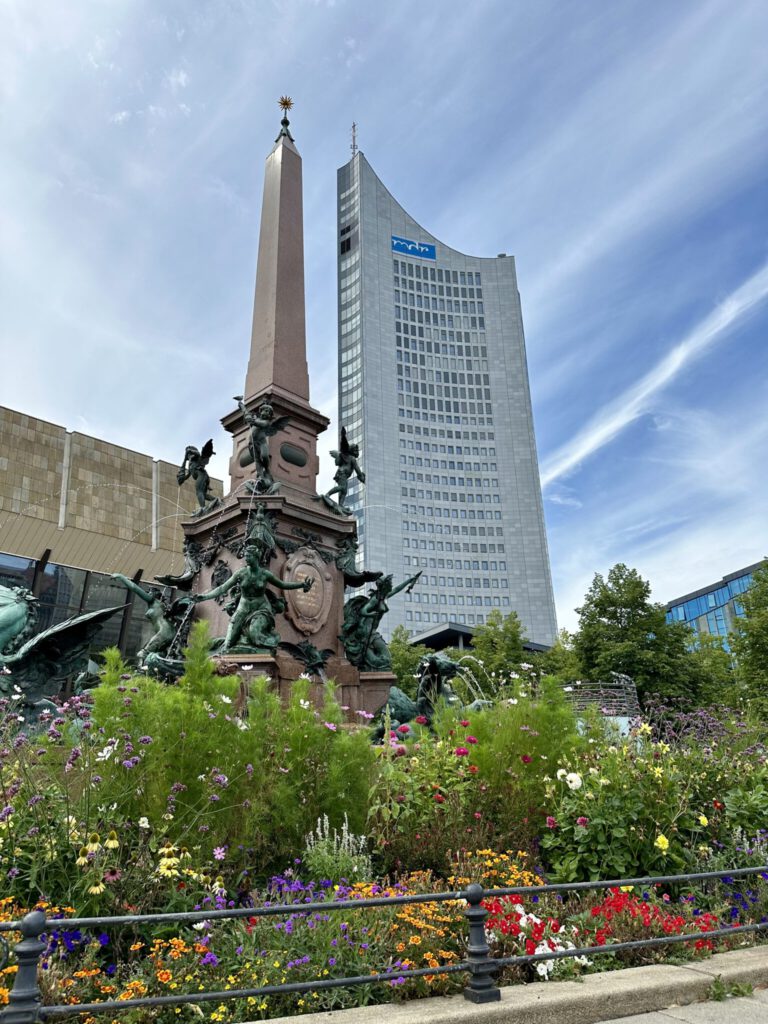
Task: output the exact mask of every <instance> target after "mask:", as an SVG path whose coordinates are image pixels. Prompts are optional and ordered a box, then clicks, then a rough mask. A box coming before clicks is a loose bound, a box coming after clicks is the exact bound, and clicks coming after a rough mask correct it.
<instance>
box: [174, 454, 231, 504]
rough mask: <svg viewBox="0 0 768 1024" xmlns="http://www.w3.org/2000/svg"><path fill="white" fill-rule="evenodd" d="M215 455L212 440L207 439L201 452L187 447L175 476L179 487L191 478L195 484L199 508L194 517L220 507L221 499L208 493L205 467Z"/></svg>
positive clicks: (207, 478) (209, 480)
mask: <svg viewBox="0 0 768 1024" xmlns="http://www.w3.org/2000/svg"><path fill="white" fill-rule="evenodd" d="M215 454H216V453H215V452H214V450H213V440H212V439H209V440H208V441H206V442H205V444H204V445H203V450H202V451H200V449H199V448H195V447H194V445H191V444H189V445H187V448H186V451H185V452H184V461H183V462H182V464H181V465H180V466H179V472H178V473H177V474H176V479H177V480H178V481H179V487H181V485H182V484H183V483H184V482H185V481H186V480H189V478H190V477H191V478H192V480H194V483H195V497H196V498H197V504H198V505H199V508H198V510H197V512H195V513H194V515H195V516H201V515H204V514H205V513H207V512H212V511H213V509H215V508H218V507H219V506H220V505H221V499H220V498H217V497H216V496H215V495H214V494H212V493H211V491H210V486H211V478H210V476H209V475H208V470H207V469H206V466H207V465H208V463H209V462H210V461H211V456H212V455H215Z"/></svg>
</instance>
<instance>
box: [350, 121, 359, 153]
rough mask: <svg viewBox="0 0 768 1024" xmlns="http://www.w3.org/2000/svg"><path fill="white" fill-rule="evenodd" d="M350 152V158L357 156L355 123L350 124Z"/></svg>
mask: <svg viewBox="0 0 768 1024" xmlns="http://www.w3.org/2000/svg"><path fill="white" fill-rule="evenodd" d="M349 148H350V149H351V150H352V156H357V123H356V122H355V121H353V122H352V145H351V146H350V147H349Z"/></svg>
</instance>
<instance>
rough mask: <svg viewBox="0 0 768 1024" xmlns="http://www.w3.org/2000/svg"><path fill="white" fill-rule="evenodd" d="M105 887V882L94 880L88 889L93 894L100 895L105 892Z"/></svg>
mask: <svg viewBox="0 0 768 1024" xmlns="http://www.w3.org/2000/svg"><path fill="white" fill-rule="evenodd" d="M105 889H106V885H104V883H103V882H94V884H93V885H92V886H90V888H89V889H88V892H89V893H90V894H91V895H92V896H100V895H101V894H102V893H103V892H104V890H105Z"/></svg>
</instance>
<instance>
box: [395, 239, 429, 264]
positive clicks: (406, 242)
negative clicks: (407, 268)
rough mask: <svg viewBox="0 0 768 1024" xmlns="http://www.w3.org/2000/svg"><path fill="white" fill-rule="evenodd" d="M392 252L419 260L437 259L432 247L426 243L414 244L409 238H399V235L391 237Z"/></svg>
mask: <svg viewBox="0 0 768 1024" xmlns="http://www.w3.org/2000/svg"><path fill="white" fill-rule="evenodd" d="M392 252H399V253H403V255H405V256H415V257H416V258H417V259H420V260H434V259H437V256H436V254H435V247H434V245H427V243H426V242H414V241H412V240H411V239H410V238H400V237H399V235H392Z"/></svg>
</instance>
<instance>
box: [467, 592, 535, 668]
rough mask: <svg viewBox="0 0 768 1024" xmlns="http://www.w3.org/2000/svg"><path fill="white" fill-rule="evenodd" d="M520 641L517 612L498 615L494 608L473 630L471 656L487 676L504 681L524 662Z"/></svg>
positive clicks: (520, 630) (521, 634)
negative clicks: (480, 662) (480, 663)
mask: <svg viewBox="0 0 768 1024" xmlns="http://www.w3.org/2000/svg"><path fill="white" fill-rule="evenodd" d="M524 639H525V635H524V633H523V627H522V624H521V622H520V619H519V618H518V617H517V612H510V613H509V615H507V616H502V614H501V612H500V611H499V610H498V608H494V609H493V611H492V612H491V614H490V615H489V616H488V618H487V619H486V620H485V624H484V625H482V626H478V627H477V629H476V630H475V635H474V636H473V637H472V653H473V654H474V655H475V657H476V658H477V659H478V660H479V661H482V663H483V666H484V668H485V671H486V672H487V673H488V675H489V676H490V675H492V674H495V675H496V677H497V678H499V677H501V679H504V678H505V677H507V676H509V673H510V672H516V671H517V670H518V669H519V667H520V663H521V662H522V661H523V660H524V659H525V653H524V651H523V640H524Z"/></svg>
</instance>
